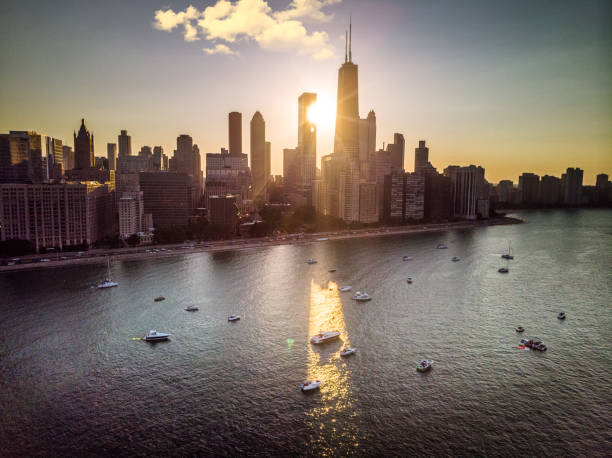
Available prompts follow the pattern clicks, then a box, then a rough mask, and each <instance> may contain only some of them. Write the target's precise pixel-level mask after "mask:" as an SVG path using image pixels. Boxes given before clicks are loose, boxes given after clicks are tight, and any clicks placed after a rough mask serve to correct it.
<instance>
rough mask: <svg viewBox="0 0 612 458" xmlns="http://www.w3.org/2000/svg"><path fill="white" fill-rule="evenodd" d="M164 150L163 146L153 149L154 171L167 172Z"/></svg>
mask: <svg viewBox="0 0 612 458" xmlns="http://www.w3.org/2000/svg"><path fill="white" fill-rule="evenodd" d="M164 156H165V154H164V149H163V148H162V147H161V146H154V147H153V170H154V171H157V172H158V171H160V170H165V167H164Z"/></svg>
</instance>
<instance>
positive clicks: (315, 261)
mask: <svg viewBox="0 0 612 458" xmlns="http://www.w3.org/2000/svg"><path fill="white" fill-rule="evenodd" d="M306 262H307V263H308V264H316V263H317V260H316V259H312V258H310V259H309V260H308V261H306Z"/></svg>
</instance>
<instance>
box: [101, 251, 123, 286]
mask: <svg viewBox="0 0 612 458" xmlns="http://www.w3.org/2000/svg"><path fill="white" fill-rule="evenodd" d="M107 261H108V262H107V274H106V280H104V281H103V282H102V283H100V284H99V285H98V288H99V289H104V288H112V287H113V286H119V283H117V282H114V281H113V280H111V274H110V258H109V259H107Z"/></svg>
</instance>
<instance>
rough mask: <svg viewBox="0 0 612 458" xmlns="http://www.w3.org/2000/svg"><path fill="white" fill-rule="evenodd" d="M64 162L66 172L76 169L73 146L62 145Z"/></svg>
mask: <svg viewBox="0 0 612 458" xmlns="http://www.w3.org/2000/svg"><path fill="white" fill-rule="evenodd" d="M62 161H63V163H64V172H65V171H66V170H72V169H73V168H74V150H73V149H72V147H71V146H68V145H62Z"/></svg>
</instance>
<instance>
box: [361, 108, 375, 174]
mask: <svg viewBox="0 0 612 458" xmlns="http://www.w3.org/2000/svg"><path fill="white" fill-rule="evenodd" d="M359 164H360V169H361V178H362V179H364V180H367V181H375V180H376V114H375V113H374V111H373V110H370V112H369V113H368V117H367V118H365V119H360V120H359Z"/></svg>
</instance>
